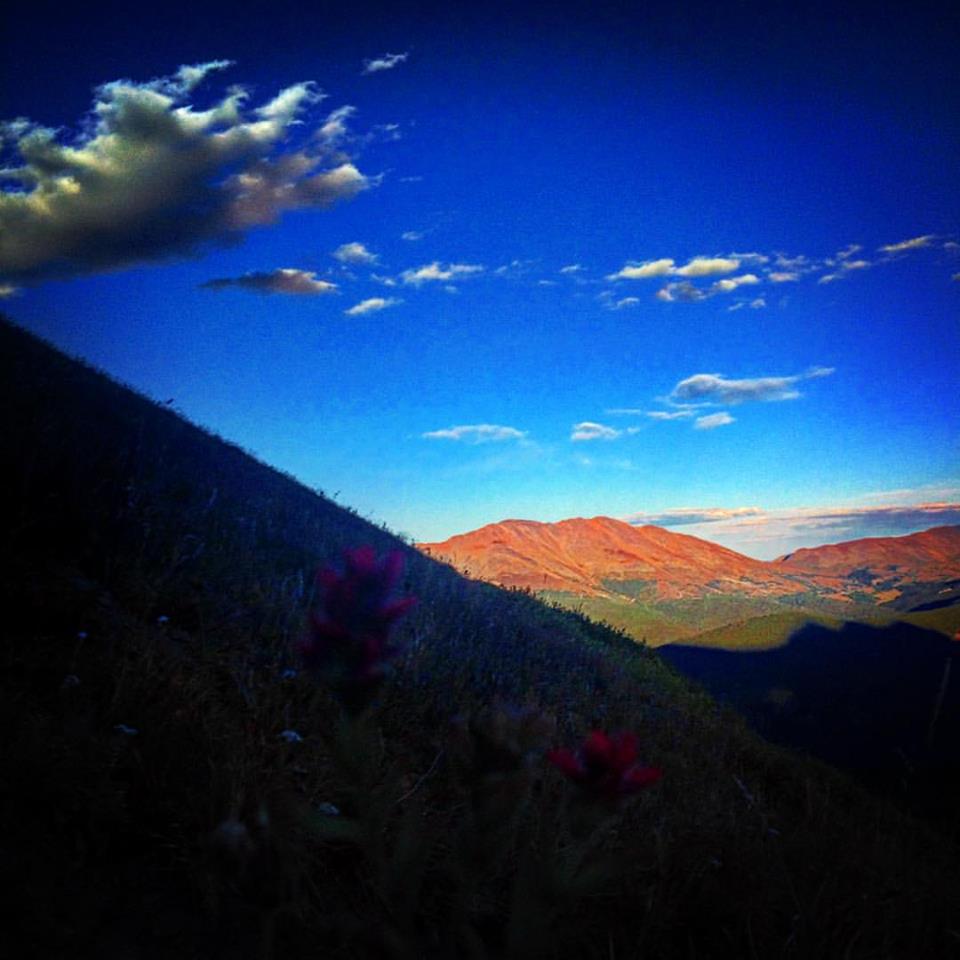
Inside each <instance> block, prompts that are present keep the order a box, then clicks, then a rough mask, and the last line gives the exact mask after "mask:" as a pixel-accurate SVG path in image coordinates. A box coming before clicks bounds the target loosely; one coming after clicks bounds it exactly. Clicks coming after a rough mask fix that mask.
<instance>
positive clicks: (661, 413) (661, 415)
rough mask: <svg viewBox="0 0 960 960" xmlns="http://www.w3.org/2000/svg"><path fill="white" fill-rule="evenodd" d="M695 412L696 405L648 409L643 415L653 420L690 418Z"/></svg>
mask: <svg viewBox="0 0 960 960" xmlns="http://www.w3.org/2000/svg"><path fill="white" fill-rule="evenodd" d="M695 412H696V408H695V407H681V408H680V409H679V410H646V411H644V414H643V415H644V416H645V417H649V418H650V419H651V420H661V421H669V420H689V419H690V418H691V417H692V416H693V415H694V413H695Z"/></svg>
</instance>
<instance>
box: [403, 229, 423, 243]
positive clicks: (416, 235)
mask: <svg viewBox="0 0 960 960" xmlns="http://www.w3.org/2000/svg"><path fill="white" fill-rule="evenodd" d="M400 239H401V240H406V241H407V242H408V243H416V241H417V240H422V239H423V232H422V231H420V230H404V231H403V233H401V234H400Z"/></svg>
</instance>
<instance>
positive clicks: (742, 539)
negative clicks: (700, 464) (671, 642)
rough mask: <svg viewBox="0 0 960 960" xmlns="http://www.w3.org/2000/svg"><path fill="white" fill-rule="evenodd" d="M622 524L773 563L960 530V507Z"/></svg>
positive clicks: (688, 517)
mask: <svg viewBox="0 0 960 960" xmlns="http://www.w3.org/2000/svg"><path fill="white" fill-rule="evenodd" d="M909 493H911V491H904V494H909ZM954 493H956V491H954ZM864 499H867V498H864ZM621 519H623V520H624V521H625V522H626V523H630V524H633V525H634V526H640V525H643V524H654V525H656V526H660V527H677V526H683V527H685V528H687V529H686V530H685V532H686V533H691V534H693V535H694V536H698V537H702V538H703V539H705V540H711V541H713V542H715V543H719V544H721V545H722V546H725V547H729V548H731V549H733V550H738V551H740V552H742V553H746V554H748V555H749V556H756V557H758V558H760V559H767V560H772V559H774V558H775V557H778V556H781V555H783V554H784V553H790V552H792V551H793V550H798V549H800V548H801V547H816V546H822V545H824V544H826V543H838V542H842V541H846V540H858V539H861V538H863V537H895V536H907V535H909V534H911V533H917V532H919V531H921V530H927V529H929V528H930V527H938V526H948V525H960V502H958V501H955V500H944V501H936V502H923V501H921V502H913V503H889V504H879V505H867V506H860V505H854V506H836V507H795V508H787V509H780V510H765V509H763V508H761V507H734V508H719V507H706V508H696V507H678V508H674V509H667V510H662V511H659V512H656V513H647V512H639V513H633V514H629V515H627V516H625V517H622V518H621Z"/></svg>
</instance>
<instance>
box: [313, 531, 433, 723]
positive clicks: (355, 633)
mask: <svg viewBox="0 0 960 960" xmlns="http://www.w3.org/2000/svg"><path fill="white" fill-rule="evenodd" d="M402 572H403V554H402V553H400V552H399V551H394V552H393V553H390V554H388V555H387V556H386V557H385V558H384V559H383V561H382V562H381V563H378V562H377V557H376V554H375V553H374V551H373V548H372V547H359V548H358V549H356V550H348V551H346V553H345V554H344V571H343V573H338V572H337V571H335V570H331V569H325V570H321V571H320V572H319V573H318V574H317V583H318V585H319V587H320V589H321V591H322V595H323V598H322V601H321V605H320V609H318V610H314V611H313V612H312V613H311V615H310V622H309V626H308V630H307V634H306V636H305V637H304V638H303V640H302V641H301V642H300V645H299V652H300V656H301V657H302V659H303V663H304V666H305V667H306V669H307V670H308V671H310V672H311V673H312V674H313V675H314V676H315V677H317V678H318V679H321V680H323V681H325V682H326V683H327V684H328V685H329V686H330V687H331V689H332V690H333V691H334V693H335V694H336V695H337V696H338V697H339V698H340V700H341V701H342V702H343V704H344V705H345V706H346V707H347V709H348V710H350V711H351V712H358V711H360V710H362V709H363V708H364V707H366V706H367V705H368V704H369V703H370V701H371V700H372V699H373V697H374V696H375V695H376V691H377V688H378V687H379V686H380V684H381V682H382V681H383V679H384V677H385V676H386V675H387V673H388V672H389V670H390V661H391V660H392V659H393V658H394V657H395V656H396V655H397V654H398V653H399V648H398V647H397V646H396V644H394V643H392V642H391V640H390V631H391V629H392V627H393V624H394V622H395V621H396V620H397V619H398V618H399V617H401V616H403V614H404V613H406V612H407V610H409V609H410V607H412V606H413V604H414V603H416V598H414V597H404V598H402V599H399V600H394V599H392V594H393V589H394V587H395V586H396V583H397V580H398V579H399V578H400V575H401V574H402Z"/></svg>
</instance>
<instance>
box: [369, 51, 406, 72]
mask: <svg viewBox="0 0 960 960" xmlns="http://www.w3.org/2000/svg"><path fill="white" fill-rule="evenodd" d="M409 56H410V54H409V52H407V53H385V54H384V55H383V56H382V57H375V58H373V59H370V60H364V61H363V73H364V75H365V76H366V75H368V74H371V73H382V72H383V71H384V70H392V69H393V68H394V67H397V66H399V65H400V64H401V63H405V62H406V60H407V57H409Z"/></svg>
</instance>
